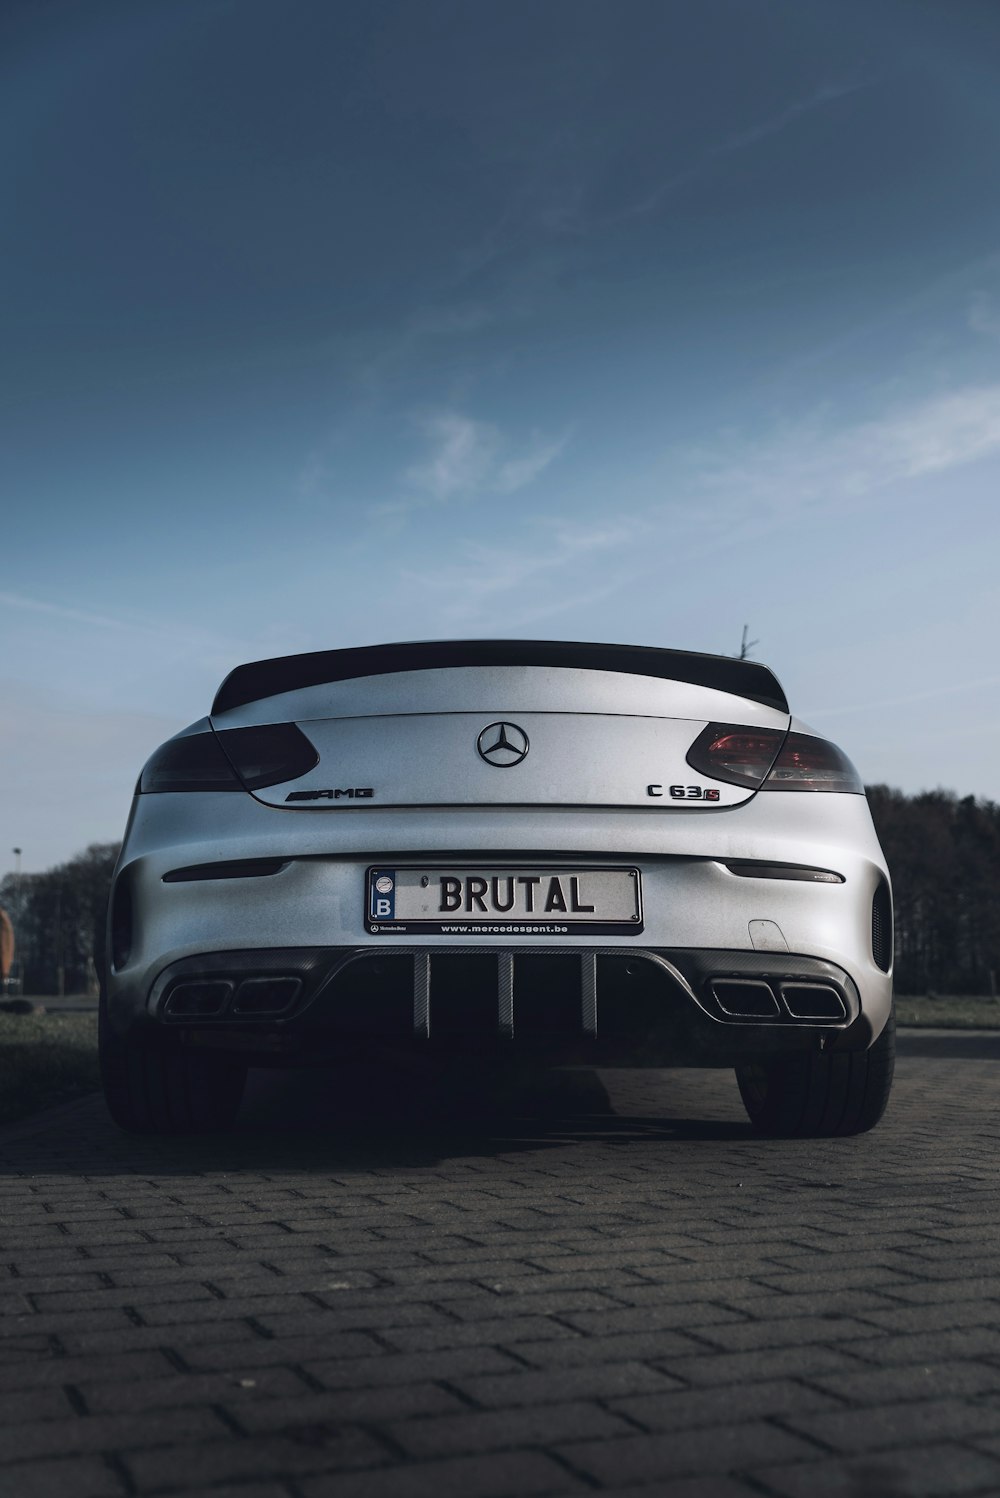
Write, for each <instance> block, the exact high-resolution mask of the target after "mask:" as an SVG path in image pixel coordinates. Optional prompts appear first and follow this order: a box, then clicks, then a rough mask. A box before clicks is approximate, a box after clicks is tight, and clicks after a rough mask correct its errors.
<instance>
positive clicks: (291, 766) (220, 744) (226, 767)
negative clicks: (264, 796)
mask: <svg viewBox="0 0 1000 1498" xmlns="http://www.w3.org/2000/svg"><path fill="white" fill-rule="evenodd" d="M318 763H319V755H318V754H317V752H316V749H315V747H314V746H313V745H312V744H310V742H309V740H308V739H307V738H306V736H305V734H304V733H303V732H302V730H301V729H299V728H297V727H296V726H295V724H294V723H267V724H263V725H262V726H260V727H259V728H227V729H223V730H222V732H221V733H215V732H213V730H212V729H211V728H209V729H207V730H206V731H205V732H202V733H189V734H186V735H185V736H184V737H183V738H176V739H169V740H168V741H167V743H165V744H161V745H160V748H159V749H157V750H156V752H155V754H153V755H152V756H151V757H150V759H149V761H148V762H147V764H146V766H145V768H144V769H143V772H142V774H141V776H140V777H139V784H138V787H137V789H138V790H139V791H140V792H143V793H149V792H155V791H241V790H244V789H246V790H249V791H253V790H258V789H260V788H261V787H262V786H265V785H280V784H281V782H282V781H284V780H296V779H297V778H298V777H299V776H300V775H304V774H305V773H306V771H307V770H311V769H312V768H313V766H314V765H316V764H318Z"/></svg>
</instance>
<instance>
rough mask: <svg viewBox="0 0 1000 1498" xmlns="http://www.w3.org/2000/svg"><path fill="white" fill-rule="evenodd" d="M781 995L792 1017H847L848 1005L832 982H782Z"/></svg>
mask: <svg viewBox="0 0 1000 1498" xmlns="http://www.w3.org/2000/svg"><path fill="white" fill-rule="evenodd" d="M781 997H782V1000H783V1001H784V1005H785V1008H786V1009H787V1010H788V1012H789V1014H790V1015H791V1016H792V1019H826V1020H842V1019H846V1018H847V1005H846V1004H845V1003H844V1000H843V997H842V996H841V994H840V993H839V992H838V990H837V989H836V988H834V987H833V985H832V984H830V983H782V985H781Z"/></svg>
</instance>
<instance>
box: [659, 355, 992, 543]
mask: <svg viewBox="0 0 1000 1498" xmlns="http://www.w3.org/2000/svg"><path fill="white" fill-rule="evenodd" d="M997 453H1000V384H994V385H972V386H966V387H965V388H963V389H960V390H956V391H952V392H949V393H948V394H944V395H936V396H932V397H929V398H926V399H924V400H921V401H917V402H915V403H913V404H910V405H907V406H900V407H896V408H895V409H892V410H889V411H887V412H886V413H884V414H883V415H882V416H880V417H878V418H877V419H875V420H872V421H865V422H860V423H856V424H854V425H848V426H840V427H838V426H836V424H835V423H834V421H833V416H832V413H831V412H829V411H821V412H819V413H816V414H814V415H813V416H810V417H809V418H807V419H805V420H803V421H801V422H798V423H795V424H786V425H784V426H782V427H779V428H778V429H777V430H776V431H775V432H773V433H771V434H770V435H769V436H767V437H765V438H763V439H752V440H749V441H748V440H747V439H746V438H745V437H743V436H742V435H740V434H732V433H730V434H728V435H727V436H726V437H724V438H723V439H721V440H720V441H719V442H717V443H715V444H713V446H712V448H711V449H708V448H702V449H700V450H697V451H695V452H693V453H691V454H689V455H688V457H687V465H686V466H687V467H688V469H689V472H690V473H691V476H692V481H693V482H694V483H695V485H696V486H697V487H698V488H700V489H701V490H702V491H708V492H710V493H714V494H715V495H716V496H718V497H725V496H728V497H729V498H730V499H731V501H732V503H733V504H734V505H736V506H737V507H738V508H739V509H740V510H742V511H743V512H745V513H746V514H747V515H748V516H750V515H753V516H757V517H760V516H761V515H765V516H766V515H768V514H771V515H776V516H780V515H784V514H787V513H789V512H792V513H794V512H797V511H808V510H811V509H814V508H815V507H816V506H817V505H819V506H822V505H823V504H824V503H825V502H834V501H835V502H837V503H850V502H851V501H855V500H860V499H863V498H865V497H866V496H869V495H871V494H872V493H873V492H875V491H877V490H880V489H885V488H888V487H889V486H891V485H894V484H900V483H904V482H906V481H908V480H915V479H918V478H921V477H924V476H926V475H929V474H934V473H943V472H946V471H948V470H950V469H954V468H959V467H962V466H964V465H967V464H970V463H974V462H976V461H977V460H979V459H982V458H984V457H988V456H990V455H994V454H997Z"/></svg>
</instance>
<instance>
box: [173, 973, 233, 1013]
mask: <svg viewBox="0 0 1000 1498" xmlns="http://www.w3.org/2000/svg"><path fill="white" fill-rule="evenodd" d="M232 991H233V985H232V984H231V983H230V982H229V980H228V979H225V978H214V979H208V980H201V981H193V982H189V983H175V984H174V986H173V988H172V989H171V990H170V993H169V994H168V995H167V1000H166V1003H165V1004H164V1006H163V1008H164V1012H165V1013H166V1014H171V1015H174V1014H176V1015H192V1016H194V1015H196V1016H199V1017H201V1018H209V1017H211V1016H212V1015H215V1014H221V1013H222V1011H223V1009H225V1007H226V1004H227V1003H228V1002H229V996H230V994H231V993H232Z"/></svg>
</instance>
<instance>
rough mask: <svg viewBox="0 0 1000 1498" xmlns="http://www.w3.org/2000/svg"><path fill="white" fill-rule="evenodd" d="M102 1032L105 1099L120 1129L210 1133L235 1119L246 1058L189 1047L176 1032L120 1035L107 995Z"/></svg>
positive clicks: (101, 1054)
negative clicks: (110, 1016)
mask: <svg viewBox="0 0 1000 1498" xmlns="http://www.w3.org/2000/svg"><path fill="white" fill-rule="evenodd" d="M98 1034H99V1048H100V1061H101V1078H102V1081H103V1083H104V1097H105V1100H106V1102H107V1105H108V1112H109V1113H110V1114H111V1117H112V1118H113V1119H114V1121H115V1123H116V1124H117V1125H118V1127H119V1128H120V1129H127V1130H128V1131H129V1132H130V1133H132V1134H207V1133H212V1132H215V1131H216V1130H220V1129H226V1128H228V1127H229V1126H230V1124H231V1123H232V1122H233V1120H234V1119H235V1117H236V1114H237V1111H238V1109H239V1106H240V1101H241V1099H242V1097H243V1088H244V1085H245V1083H246V1075H247V1069H246V1066H245V1065H244V1064H243V1062H241V1061H237V1060H234V1059H232V1058H231V1057H229V1056H220V1055H218V1054H213V1053H212V1052H211V1051H188V1050H184V1049H183V1048H182V1047H181V1046H180V1044H179V1043H178V1042H179V1039H180V1037H179V1036H176V1035H160V1034H156V1033H153V1034H143V1033H142V1032H140V1033H138V1034H131V1035H118V1034H116V1033H115V1031H114V1030H112V1028H111V1025H110V1023H109V1021H108V1015H107V1000H106V998H105V997H104V995H103V994H102V996H101V1007H100V1017H99V1031H98Z"/></svg>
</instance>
